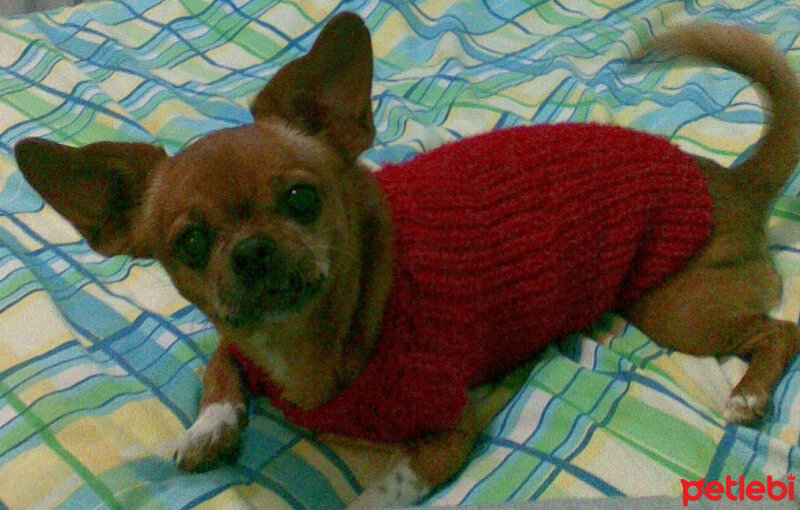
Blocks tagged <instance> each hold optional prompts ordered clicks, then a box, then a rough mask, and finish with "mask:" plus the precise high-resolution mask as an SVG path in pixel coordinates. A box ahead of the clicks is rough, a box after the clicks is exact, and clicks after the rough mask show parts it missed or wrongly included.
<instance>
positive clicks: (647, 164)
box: [232, 124, 711, 441]
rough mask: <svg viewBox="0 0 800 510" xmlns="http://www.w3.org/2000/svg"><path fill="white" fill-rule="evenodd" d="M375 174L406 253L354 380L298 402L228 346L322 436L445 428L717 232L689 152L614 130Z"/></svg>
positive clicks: (497, 137)
mask: <svg viewBox="0 0 800 510" xmlns="http://www.w3.org/2000/svg"><path fill="white" fill-rule="evenodd" d="M375 178H376V179H377V181H378V183H379V184H380V186H381V187H382V189H383V190H384V192H385V193H386V196H387V198H388V203H389V205H390V208H391V212H392V217H393V220H394V222H395V224H396V229H397V240H396V247H395V248H396V261H395V267H394V279H393V282H392V288H391V291H390V295H389V299H388V302H387V305H386V311H385V314H384V319H383V325H382V330H381V333H380V336H379V338H378V340H377V342H376V345H375V349H374V352H373V354H372V357H371V358H370V360H369V362H368V364H367V366H366V368H365V369H364V371H363V372H362V374H361V375H360V376H359V378H358V379H357V380H356V381H355V382H354V383H353V384H352V385H351V386H350V387H348V388H346V389H345V390H344V391H343V392H342V393H340V394H339V395H338V396H336V397H335V398H334V399H333V400H332V401H330V402H329V403H327V404H325V405H323V406H322V407H320V408H318V409H316V410H313V411H302V410H300V409H298V408H296V407H294V406H293V405H292V404H291V403H289V402H287V401H285V400H283V399H281V398H280V390H279V389H278V388H276V387H275V386H274V385H273V384H271V382H270V381H269V379H268V377H267V376H266V375H265V374H264V373H263V372H262V371H261V370H259V368H258V367H257V366H255V365H254V364H253V363H251V362H250V361H249V360H247V359H246V358H245V357H244V356H242V355H241V353H240V352H238V351H237V350H236V349H235V348H234V349H233V350H232V354H233V355H234V357H235V358H236V359H237V360H238V361H239V362H240V363H241V364H242V365H243V367H244V368H245V372H246V373H247V377H248V382H249V385H250V389H251V390H252V391H253V392H255V393H256V394H267V395H269V396H270V397H271V398H272V402H273V404H274V405H275V406H277V407H278V408H280V409H281V410H283V412H284V413H285V415H286V416H287V418H288V419H289V420H291V421H292V422H294V423H295V424H297V425H300V426H302V427H306V428H310V429H312V430H315V431H319V432H332V433H337V434H344V435H348V436H353V437H360V438H363V439H368V440H375V441H404V440H410V439H414V438H418V437H420V436H422V435H425V434H429V433H435V432H438V431H442V430H445V429H447V428H448V427H451V426H452V425H453V424H454V422H455V421H456V420H457V419H458V417H459V415H460V413H461V411H462V410H463V408H464V406H465V405H466V403H467V389H468V388H469V387H471V386H473V385H476V384H478V383H481V382H484V381H487V380H489V379H491V378H494V377H496V376H498V375H500V374H502V373H503V372H504V371H506V370H508V369H509V368H511V367H513V366H515V365H517V364H519V363H521V362H524V361H526V360H529V359H531V358H532V357H533V356H534V355H536V354H537V353H539V352H540V351H541V350H542V349H543V348H544V347H545V346H546V345H547V344H548V343H550V342H552V341H553V340H555V339H558V338H559V337H563V336H565V335H567V334H568V333H571V332H575V331H578V330H581V329H583V328H586V327H587V326H589V325H591V324H592V323H593V322H595V321H597V320H598V319H599V318H600V317H601V315H602V314H603V313H605V312H607V311H609V310H612V309H617V308H625V307H626V306H628V305H630V304H632V303H634V302H635V301H636V300H637V299H639V298H640V297H642V295H643V294H644V293H646V292H647V291H648V290H650V289H652V288H653V287H655V286H657V285H659V284H660V283H661V282H662V281H663V280H664V279H665V278H667V277H668V276H669V275H670V274H672V273H674V272H676V271H678V270H679V269H680V268H681V267H682V266H683V265H684V264H685V263H686V262H687V261H688V259H690V258H691V257H692V256H693V255H694V254H695V253H696V252H697V251H698V250H699V249H700V248H702V246H703V245H704V243H705V242H706V240H707V238H708V236H709V234H710V231H711V212H710V206H711V201H710V197H709V195H708V192H707V190H706V185H705V181H704V179H703V177H702V176H701V174H700V171H699V169H698V167H697V165H696V164H695V162H694V161H693V160H692V159H691V158H690V157H689V156H687V155H685V154H683V153H682V152H681V151H680V150H678V149H677V148H676V147H675V146H673V145H672V144H671V143H670V142H669V141H667V140H665V139H662V138H658V137H654V136H651V135H647V134H643V133H637V132H634V131H630V130H627V129H623V128H618V127H611V126H601V125H582V124H558V125H544V126H531V127H521V128H513V129H508V130H503V131H496V132H492V133H488V134H485V135H481V136H477V137H474V138H470V139H466V140H462V141H459V142H455V143H451V144H448V145H445V146H443V147H440V148H439V149H437V150H434V151H432V152H430V153H427V154H424V155H421V156H418V157H417V158H416V159H414V160H412V161H410V162H407V163H402V164H398V165H389V166H388V167H386V168H384V169H383V170H382V171H380V172H378V173H376V174H375Z"/></svg>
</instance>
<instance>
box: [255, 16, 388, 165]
mask: <svg viewBox="0 0 800 510" xmlns="http://www.w3.org/2000/svg"><path fill="white" fill-rule="evenodd" d="M371 91H372V44H371V42H370V35H369V30H367V27H366V26H365V25H364V22H363V21H362V20H361V18H359V17H358V16H357V15H355V14H353V13H348V12H346V13H342V14H339V15H337V16H336V17H334V18H333V19H332V20H331V21H330V22H329V23H328V24H327V25H326V26H325V28H323V29H322V33H321V34H320V35H319V37H318V38H317V40H316V42H315V43H314V46H313V47H312V48H311V51H310V52H309V53H308V54H307V55H306V56H304V57H301V58H299V59H298V60H295V61H294V62H291V63H289V64H287V65H286V66H285V67H283V68H282V69H281V70H280V71H278V73H277V74H276V75H275V76H274V77H273V78H272V80H270V82H269V83H268V84H267V85H266V87H265V88H264V89H263V90H262V91H261V92H260V93H259V94H258V96H257V97H256V99H255V101H254V102H253V105H252V107H251V111H252V113H253V117H255V118H256V120H258V119H263V118H264V117H267V116H278V117H280V118H282V119H285V120H287V121H289V122H290V123H291V124H292V125H294V126H295V127H297V128H299V129H301V130H303V131H304V132H305V133H308V134H310V135H318V136H322V137H324V139H325V140H326V141H327V142H328V143H329V144H331V145H332V146H333V147H334V148H335V149H336V150H337V151H338V152H339V153H340V154H341V155H342V157H344V158H345V160H347V161H353V160H355V159H356V158H357V157H358V155H359V154H361V152H363V151H364V150H366V149H368V148H369V147H370V146H371V145H372V140H373V138H374V137H375V126H374V124H373V123H372V102H371Z"/></svg>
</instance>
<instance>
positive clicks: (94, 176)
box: [14, 138, 167, 257]
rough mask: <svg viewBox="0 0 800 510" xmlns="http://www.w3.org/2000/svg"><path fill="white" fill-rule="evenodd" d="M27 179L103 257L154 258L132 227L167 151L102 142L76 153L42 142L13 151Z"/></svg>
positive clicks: (26, 143) (30, 140) (21, 145)
mask: <svg viewBox="0 0 800 510" xmlns="http://www.w3.org/2000/svg"><path fill="white" fill-rule="evenodd" d="M14 155H15V156H16V159H17V165H18V166H19V169H20V171H21V172H22V174H23V175H24V176H25V179H27V181H28V182H29V183H30V184H31V186H33V187H34V188H35V189H36V191H38V192H39V194H40V195H41V196H42V198H44V199H45V200H46V201H47V202H48V203H49V204H50V205H52V206H53V207H54V208H55V209H56V210H57V211H58V212H59V213H61V214H62V215H63V216H64V217H66V218H67V219H68V220H69V221H70V222H71V223H72V224H73V225H74V226H75V228H77V229H78V231H79V232H80V233H81V235H83V237H84V238H86V241H87V242H88V243H89V245H91V247H92V248H93V249H94V250H96V251H97V252H99V253H102V254H103V255H107V256H112V255H120V254H125V255H131V256H134V257H151V256H152V255H151V254H150V253H148V252H147V250H146V248H145V247H144V246H142V244H141V243H140V242H139V241H138V240H137V239H136V238H135V237H136V236H135V235H134V233H133V228H132V227H133V225H132V223H133V221H134V217H135V215H136V213H137V212H138V211H139V206H140V205H141V203H142V200H143V198H144V194H145V191H146V189H147V187H148V185H149V183H150V175H151V173H152V170H153V168H155V166H156V165H158V163H159V162H160V161H162V160H164V159H166V157H167V154H166V152H164V149H162V148H160V147H155V146H152V145H148V144H145V143H118V142H99V143H93V144H90V145H87V146H86V147H81V148H75V147H68V146H66V145H61V144H59V143H55V142H50V141H47V140H43V139H40V138H28V139H25V140H22V141H21V142H19V143H18V144H17V145H16V146H15V147H14Z"/></svg>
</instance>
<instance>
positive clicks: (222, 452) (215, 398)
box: [175, 340, 247, 471]
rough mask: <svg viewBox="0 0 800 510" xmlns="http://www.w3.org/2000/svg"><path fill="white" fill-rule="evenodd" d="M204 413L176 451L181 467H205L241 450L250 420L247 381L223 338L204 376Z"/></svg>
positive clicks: (187, 469)
mask: <svg viewBox="0 0 800 510" xmlns="http://www.w3.org/2000/svg"><path fill="white" fill-rule="evenodd" d="M203 386H204V393H203V400H202V402H201V403H200V413H199V415H198V417H197V419H196V420H195V422H194V423H193V424H192V426H191V427H190V428H189V430H187V431H186V432H185V433H184V435H183V437H182V438H181V440H180V443H179V444H178V447H177V450H176V451H175V463H176V464H177V466H178V469H180V470H181V471H205V470H207V469H210V468H212V467H214V466H216V465H218V464H220V463H221V462H223V461H225V460H229V459H230V458H231V457H232V456H234V455H236V454H237V453H238V448H239V438H240V435H241V431H242V429H243V428H244V426H245V425H246V422H247V405H246V393H245V388H244V383H243V381H242V377H241V374H240V372H239V368H238V367H237V365H236V363H235V361H234V360H233V359H231V357H230V354H229V353H228V348H227V345H226V343H225V341H224V340H223V341H222V342H220V345H219V347H218V348H217V350H216V351H215V352H214V355H213V356H212V357H211V361H210V362H209V363H208V367H207V368H206V371H205V374H204V376H203Z"/></svg>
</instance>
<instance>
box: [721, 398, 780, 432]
mask: <svg viewBox="0 0 800 510" xmlns="http://www.w3.org/2000/svg"><path fill="white" fill-rule="evenodd" d="M767 404H769V395H767V394H766V393H764V392H759V393H750V392H746V391H745V392H736V391H734V393H733V394H732V395H731V397H730V398H729V399H728V402H727V403H726V404H725V409H723V410H722V413H723V415H724V416H725V420H726V421H727V422H728V423H733V424H742V425H747V424H750V423H754V422H756V421H758V420H760V419H761V417H762V416H764V410H765V409H766V408H767Z"/></svg>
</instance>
